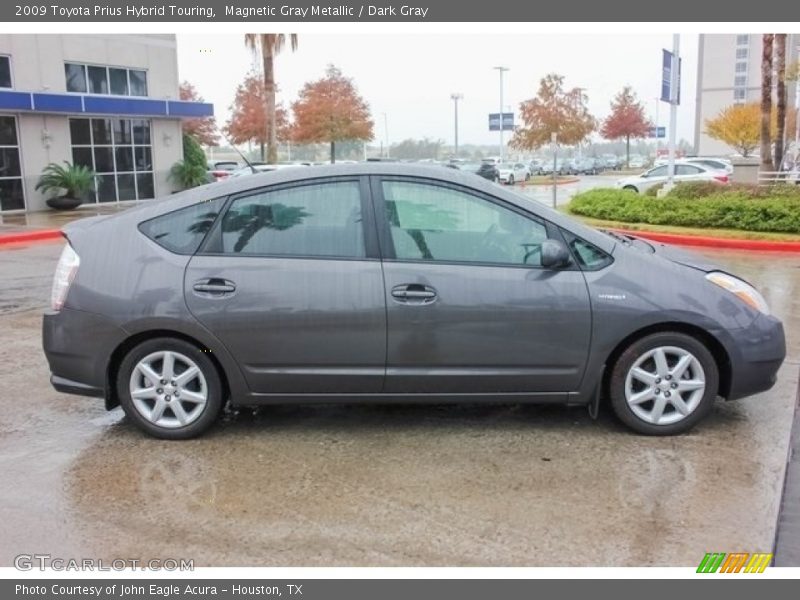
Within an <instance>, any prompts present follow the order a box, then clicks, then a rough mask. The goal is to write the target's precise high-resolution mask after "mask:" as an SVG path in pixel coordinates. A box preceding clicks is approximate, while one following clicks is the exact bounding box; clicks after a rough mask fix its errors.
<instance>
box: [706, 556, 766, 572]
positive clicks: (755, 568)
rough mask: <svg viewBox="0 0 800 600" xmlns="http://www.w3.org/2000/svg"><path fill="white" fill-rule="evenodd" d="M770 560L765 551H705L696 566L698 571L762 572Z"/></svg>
mask: <svg viewBox="0 0 800 600" xmlns="http://www.w3.org/2000/svg"><path fill="white" fill-rule="evenodd" d="M771 560H772V554H769V553H765V552H756V553H754V554H750V553H749V552H732V553H731V554H726V553H725V552H707V553H706V555H705V556H704V557H703V560H701V561H700V564H699V565H698V566H697V572H698V573H716V572H717V571H719V572H720V573H740V572H744V573H763V572H764V571H765V570H766V568H767V567H768V566H769V563H770V561H771Z"/></svg>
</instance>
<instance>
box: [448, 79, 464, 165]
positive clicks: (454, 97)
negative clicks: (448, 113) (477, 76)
mask: <svg viewBox="0 0 800 600" xmlns="http://www.w3.org/2000/svg"><path fill="white" fill-rule="evenodd" d="M450 98H451V99H452V100H453V108H454V109H455V146H454V151H453V154H454V155H455V157H456V158H458V101H459V100H463V99H464V94H462V93H460V92H453V93H452V94H450Z"/></svg>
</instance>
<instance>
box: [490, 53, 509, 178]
mask: <svg viewBox="0 0 800 600" xmlns="http://www.w3.org/2000/svg"><path fill="white" fill-rule="evenodd" d="M493 68H494V70H495V71H498V72H499V73H500V162H503V161H504V160H505V156H506V149H505V144H504V143H503V73H505V72H506V71H508V70H509V69H508V67H493Z"/></svg>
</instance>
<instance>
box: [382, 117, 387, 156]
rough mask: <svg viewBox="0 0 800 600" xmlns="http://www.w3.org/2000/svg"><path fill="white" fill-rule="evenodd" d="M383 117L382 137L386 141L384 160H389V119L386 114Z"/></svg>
mask: <svg viewBox="0 0 800 600" xmlns="http://www.w3.org/2000/svg"><path fill="white" fill-rule="evenodd" d="M381 114H382V115H383V137H384V139H385V140H386V158H389V117H388V116H387V115H386V113H381Z"/></svg>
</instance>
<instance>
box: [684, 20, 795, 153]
mask: <svg viewBox="0 0 800 600" xmlns="http://www.w3.org/2000/svg"><path fill="white" fill-rule="evenodd" d="M762 38H763V36H762V35H761V34H760V33H739V34H733V33H711V34H700V38H699V48H698V54H697V110H696V112H695V118H696V123H695V140H694V147H695V149H696V150H697V153H698V154H700V155H703V156H727V155H730V154H732V153H733V152H735V150H733V149H732V148H731V147H730V146H728V145H726V144H725V143H723V142H721V141H719V140H715V139H713V138H711V137H710V136H709V135H708V134H707V133H706V132H705V129H706V125H705V123H706V121H708V120H709V119H713V118H714V117H716V116H717V115H719V113H720V112H721V111H722V110H723V109H725V108H727V107H729V106H731V105H733V104H744V103H747V102H761V49H762V48H761V46H762ZM798 44H800V35H797V34H789V35H788V36H787V40H786V64H787V65H791V64H794V63H795V62H797V59H798ZM776 81H777V78H776V77H773V90H774V86H775V83H776ZM786 92H787V98H788V100H787V105H788V106H790V107H795V106H796V102H797V93H796V92H797V87H796V85H795V83H793V82H787V85H786ZM773 94H774V91H773ZM794 134H795V132H793V131H792V132H789V135H790V136H791V138H792V139H793V138H794Z"/></svg>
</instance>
